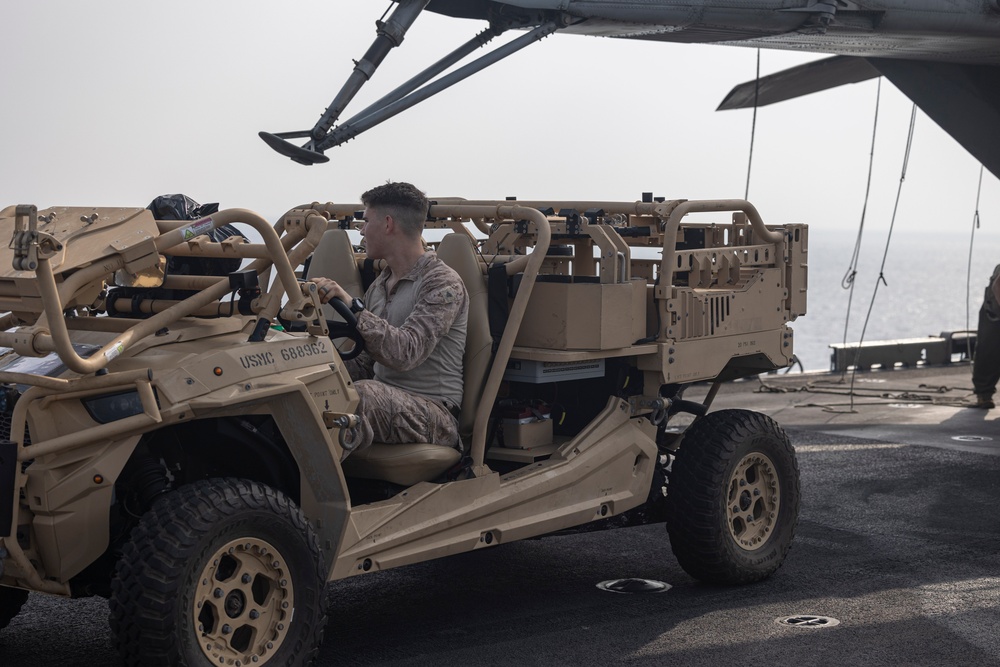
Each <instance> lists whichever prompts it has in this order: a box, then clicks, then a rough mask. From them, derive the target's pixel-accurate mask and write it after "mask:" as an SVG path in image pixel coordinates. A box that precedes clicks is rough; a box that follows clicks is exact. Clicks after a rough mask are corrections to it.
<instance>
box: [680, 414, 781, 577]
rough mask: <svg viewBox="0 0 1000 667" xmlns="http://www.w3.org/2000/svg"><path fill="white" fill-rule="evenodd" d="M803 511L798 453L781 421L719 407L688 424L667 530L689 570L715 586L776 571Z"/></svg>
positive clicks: (694, 575)
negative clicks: (800, 511)
mask: <svg viewBox="0 0 1000 667" xmlns="http://www.w3.org/2000/svg"><path fill="white" fill-rule="evenodd" d="M798 514H799V469H798V464H797V463H796V460H795V450H794V449H792V445H791V443H790V442H789V440H788V436H787V435H785V432H784V431H783V430H782V429H781V427H780V426H778V424H777V423H775V421H774V420H772V419H771V418H770V417H768V416H766V415H762V414H759V413H756V412H751V411H749V410H720V411H719V412H712V413H709V414H707V415H705V416H704V417H701V418H700V419H698V420H697V421H696V422H695V423H694V424H692V425H691V426H690V427H689V428H688V430H687V432H686V433H685V434H684V439H683V440H682V441H681V445H680V448H679V449H678V451H677V457H676V459H674V461H673V465H672V466H671V471H670V474H669V483H668V485H667V532H668V533H669V535H670V546H671V548H672V549H673V552H674V555H675V556H676V557H677V561H678V562H679V563H680V565H681V567H682V568H684V571H685V572H687V573H688V574H690V575H691V576H693V577H695V578H696V579H700V580H701V581H705V582H708V583H716V584H743V583H749V582H752V581H758V580H760V579H764V578H765V577H768V576H770V575H771V574H773V573H774V571H775V570H777V569H778V568H779V567H780V566H781V563H782V562H783V561H784V559H785V555H786V554H787V553H788V549H789V548H790V547H791V543H792V537H793V536H794V534H795V524H796V522H797V520H798Z"/></svg>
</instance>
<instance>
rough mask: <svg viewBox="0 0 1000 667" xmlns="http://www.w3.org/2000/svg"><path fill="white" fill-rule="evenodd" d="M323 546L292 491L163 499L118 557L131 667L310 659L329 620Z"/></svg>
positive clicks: (212, 485) (114, 622)
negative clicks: (290, 494)
mask: <svg viewBox="0 0 1000 667" xmlns="http://www.w3.org/2000/svg"><path fill="white" fill-rule="evenodd" d="M325 580H326V577H325V571H324V569H323V558H322V555H321V553H320V549H319V542H318V540H317V538H316V535H315V533H314V532H313V530H312V527H311V526H310V524H309V522H308V521H307V520H306V518H305V516H304V515H303V514H302V511H301V510H299V509H298V508H297V507H296V506H295V505H294V503H292V502H291V501H290V500H289V499H288V498H286V497H285V496H284V494H282V493H280V492H279V491H275V490H273V489H271V488H269V487H267V486H264V485H262V484H258V483H256V482H251V481H247V480H236V479H213V480H205V481H201V482H196V483H194V484H191V485H188V486H184V487H181V488H180V489H177V490H176V491H173V492H171V493H168V494H164V495H163V496H161V497H160V498H159V499H157V501H156V502H155V503H154V504H153V507H152V508H151V509H150V510H149V512H147V513H146V514H145V515H144V516H143V518H142V520H141V521H140V522H139V525H138V526H137V527H136V528H135V530H134V531H133V533H132V537H131V539H130V540H129V542H128V543H127V544H126V545H125V548H124V549H123V551H122V557H121V559H120V560H119V562H118V567H117V570H116V573H115V579H114V581H113V582H112V584H111V600H110V604H109V606H110V610H111V616H110V622H111V629H112V631H113V632H114V635H115V638H116V643H117V646H118V650H119V652H120V653H121V655H122V657H123V659H124V660H125V662H126V664H129V665H143V666H146V665H210V664H214V665H219V664H226V665H265V664H274V665H277V664H281V665H285V664H296V665H298V664H308V663H309V662H310V661H311V660H312V659H313V658H314V657H315V654H316V651H317V649H318V647H319V644H320V642H321V641H322V637H323V630H324V627H325V625H326V614H325V610H324V608H323V587H324V584H325Z"/></svg>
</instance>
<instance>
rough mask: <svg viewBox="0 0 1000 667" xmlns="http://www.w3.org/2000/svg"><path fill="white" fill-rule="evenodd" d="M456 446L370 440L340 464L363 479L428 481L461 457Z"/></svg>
mask: <svg viewBox="0 0 1000 667" xmlns="http://www.w3.org/2000/svg"><path fill="white" fill-rule="evenodd" d="M461 458H462V454H461V452H459V451H458V450H457V449H453V448H451V447H443V446H442V445H432V444H430V443H427V442H418V443H411V444H405V445H388V444H385V443H381V442H373V443H372V444H371V445H370V446H368V447H366V448H365V449H362V450H361V451H357V452H353V453H351V454H350V455H349V456H348V457H347V458H346V459H344V461H343V463H342V464H341V465H342V466H343V469H344V475H346V476H347V477H360V478H362V479H380V480H384V481H386V482H392V483H393V484H399V485H400V486H412V485H413V484H416V483H417V482H429V481H431V480H432V479H435V478H437V477H440V476H441V475H442V474H444V472H445V471H447V470H448V468H451V467H452V466H453V465H455V464H456V463H458V462H459V460H461Z"/></svg>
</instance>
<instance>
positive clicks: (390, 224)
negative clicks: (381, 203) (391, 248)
mask: <svg viewBox="0 0 1000 667" xmlns="http://www.w3.org/2000/svg"><path fill="white" fill-rule="evenodd" d="M385 233H386V234H390V235H392V234H395V233H396V219H395V218H393V217H392V216H391V215H387V216H385Z"/></svg>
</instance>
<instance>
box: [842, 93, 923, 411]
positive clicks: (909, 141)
mask: <svg viewBox="0 0 1000 667" xmlns="http://www.w3.org/2000/svg"><path fill="white" fill-rule="evenodd" d="M916 124H917V105H916V104H914V105H913V109H912V110H911V111H910V131H909V134H908V135H907V137H906V153H905V154H904V156H903V170H902V173H901V174H900V175H899V187H898V188H897V189H896V203H895V205H894V206H893V207H892V220H891V221H890V222H889V234H888V235H887V236H886V239H885V250H884V251H883V253H882V265H881V266H880V267H879V270H878V278H877V279H876V280H875V289H874V290H873V291H872V298H871V301H870V302H869V303H868V313H867V314H866V315H865V323H864V325H863V326H862V327H861V339H860V340H858V351H857V353H855V355H854V370H853V371H852V372H851V408H850V411H851V412H854V379H855V377H856V376H857V373H858V363H859V361H860V360H861V346H862V344H864V342H865V332H866V331H867V330H868V322H869V320H870V319H871V316H872V309H874V307H875V297H877V296H878V287H879V283H882V284H884V285H885V286H886V287H888V286H889V283H888V282H886V279H885V261H886V259H887V258H888V257H889V245H890V243H891V242H892V232H893V229H894V228H895V227H896V214H897V213H898V212H899V199H900V196H901V195H902V193H903V183H904V182H905V181H906V169H907V167H908V165H909V163H910V149H911V148H912V147H913V129H914V127H915V126H916Z"/></svg>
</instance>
